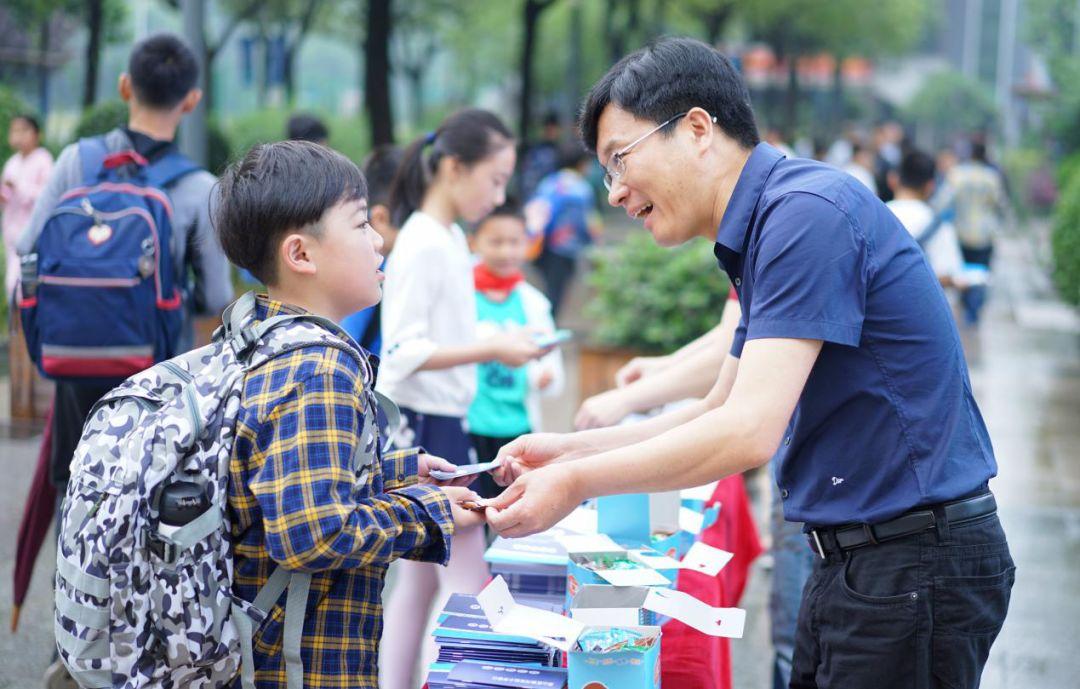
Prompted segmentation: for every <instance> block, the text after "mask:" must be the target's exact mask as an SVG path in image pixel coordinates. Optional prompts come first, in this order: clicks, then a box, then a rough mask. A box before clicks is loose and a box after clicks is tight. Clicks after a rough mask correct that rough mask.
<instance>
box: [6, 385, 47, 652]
mask: <svg viewBox="0 0 1080 689" xmlns="http://www.w3.org/2000/svg"><path fill="white" fill-rule="evenodd" d="M52 415H53V408H52V407H51V406H50V407H49V413H48V415H47V416H46V417H45V435H44V436H43V437H42V438H41V448H40V449H39V450H38V459H37V468H36V469H34V478H33V479H31V481H30V493H29V494H28V495H27V496H26V505H25V506H24V507H23V516H22V522H20V523H19V535H18V536H17V537H16V539H15V544H16V545H15V571H14V576H13V577H12V578H13V579H14V582H13V583H14V588H13V594H14V595H13V596H12V597H13V599H14V600H13V601H12V602H13V603H14V610H13V615H12V619H11V631H12V632H13V633H14V632H15V630H16V628H18V625H19V610H20V608H21V606H22V603H23V600H25V599H26V590H27V589H28V588H29V587H30V575H32V574H33V573H34V563H35V562H36V561H37V556H38V552H39V551H40V550H41V544H42V543H44V542H45V537H46V535H47V534H48V533H49V525H50V524H52V521H53V516H54V515H55V513H56V488H55V487H54V486H53V484H52V482H51V481H49V454H50V452H51V451H52Z"/></svg>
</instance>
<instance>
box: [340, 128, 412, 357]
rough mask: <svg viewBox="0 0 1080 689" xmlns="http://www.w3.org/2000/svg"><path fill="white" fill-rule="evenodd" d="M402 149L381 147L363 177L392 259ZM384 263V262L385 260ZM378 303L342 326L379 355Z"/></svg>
mask: <svg viewBox="0 0 1080 689" xmlns="http://www.w3.org/2000/svg"><path fill="white" fill-rule="evenodd" d="M401 158H402V152H401V149H400V148H398V147H397V146H393V145H389V144H387V145H384V146H379V147H377V148H376V149H375V150H373V151H372V152H371V153H369V154H368V157H367V158H365V159H364V177H365V178H367V182H368V204H369V207H370V215H371V226H372V227H374V228H375V231H376V232H378V233H379V236H380V237H382V242H383V244H382V246H383V248H382V254H383V256H389V255H390V252H391V251H393V250H394V242H395V241H397V235H398V228H397V227H396V226H395V225H394V223H393V222H392V221H391V219H390V185H391V184H392V183H393V181H394V176H395V175H396V174H397V170H398V168H399V167H401ZM384 262H385V259H384ZM380 325H381V318H380V309H379V304H375V305H374V306H370V307H368V308H366V309H364V310H362V311H358V312H356V313H354V314H352V315H351V316H346V317H345V319H344V320H343V321H341V327H343V328H345V330H346V331H347V332H348V333H349V334H350V335H352V338H353V339H354V340H356V341H357V342H358V343H359V344H360V346H361V347H363V348H364V349H366V350H367V351H369V352H371V353H372V354H374V355H376V356H378V355H379V353H380V352H382V328H381V327H380Z"/></svg>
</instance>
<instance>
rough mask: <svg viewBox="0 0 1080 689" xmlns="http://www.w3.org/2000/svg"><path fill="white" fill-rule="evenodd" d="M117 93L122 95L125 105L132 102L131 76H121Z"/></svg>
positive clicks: (125, 73) (125, 74)
mask: <svg viewBox="0 0 1080 689" xmlns="http://www.w3.org/2000/svg"><path fill="white" fill-rule="evenodd" d="M116 92H117V93H119V94H120V100H122V101H124V102H125V103H130V102H131V94H132V88H131V75H130V74H128V73H127V72H124V73H123V74H121V75H120V78H119V79H118V80H117V81H116Z"/></svg>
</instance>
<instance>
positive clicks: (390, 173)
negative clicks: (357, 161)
mask: <svg viewBox="0 0 1080 689" xmlns="http://www.w3.org/2000/svg"><path fill="white" fill-rule="evenodd" d="M404 159H405V152H404V151H402V150H401V149H400V148H399V147H397V146H394V145H393V144H383V145H381V146H377V147H375V149H374V150H373V151H372V152H371V153H369V154H368V156H367V158H364V164H363V167H364V177H365V178H366V179H367V183H368V203H369V204H371V205H372V206H374V205H380V206H386V207H387V208H389V207H390V186H391V185H392V184H393V183H394V177H395V176H396V175H397V171H398V168H400V167H401V161H402V160H404Z"/></svg>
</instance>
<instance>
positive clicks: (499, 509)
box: [484, 464, 588, 538]
mask: <svg viewBox="0 0 1080 689" xmlns="http://www.w3.org/2000/svg"><path fill="white" fill-rule="evenodd" d="M586 497H588V496H586V495H585V494H584V492H583V491H582V490H581V485H580V482H579V481H577V480H575V479H574V476H573V466H572V465H571V464H553V465H550V466H545V467H539V468H537V469H534V470H533V471H530V472H529V473H527V474H525V475H523V476H520V477H518V479H517V480H516V481H514V483H513V485H511V486H510V487H509V488H507V489H506V490H504V491H503V492H502V493H501V494H500V495H499V496H498V497H495V498H492V499H491V500H488V501H486V502H485V503H484V504H486V505H487V522H488V524H490V525H491V527H492V528H493V529H495V530H496V531H497V532H498V533H499V535H500V536H505V537H507V538H520V537H521V536H528V535H529V534H534V533H537V532H540V531H543V530H545V529H548V528H550V527H552V526H553V525H555V524H556V523H557V522H558V521H559V520H561V519H562V518H563V517H565V516H566V515H568V514H570V513H571V512H573V511H574V508H575V507H577V506H578V505H580V504H581V502H582V501H583V500H585V498H586Z"/></svg>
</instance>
